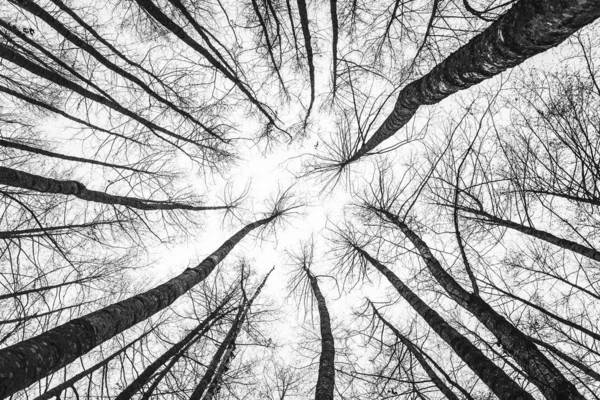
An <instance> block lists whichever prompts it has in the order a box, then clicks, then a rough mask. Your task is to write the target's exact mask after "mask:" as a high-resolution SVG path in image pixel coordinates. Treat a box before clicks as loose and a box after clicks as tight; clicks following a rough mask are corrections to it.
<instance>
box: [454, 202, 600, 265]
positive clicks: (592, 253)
mask: <svg viewBox="0 0 600 400" xmlns="http://www.w3.org/2000/svg"><path fill="white" fill-rule="evenodd" d="M458 209H459V210H462V211H466V212H469V213H471V214H474V215H477V216H479V217H482V219H483V220H485V221H486V222H491V223H492V224H494V225H498V226H503V227H505V228H510V229H513V230H515V231H518V232H521V233H524V234H526V235H529V236H532V237H534V238H536V239H540V240H543V241H545V242H548V243H552V244H553V245H555V246H559V247H562V248H563V249H566V250H571V251H573V252H575V253H579V254H581V255H582V256H586V257H588V258H591V259H592V260H594V261H599V262H600V251H598V250H596V249H592V248H590V247H587V246H584V245H582V244H579V243H575V242H573V241H571V240H567V239H561V238H559V237H558V236H554V235H553V234H551V233H549V232H545V231H542V230H539V229H536V228H532V227H529V226H525V225H521V224H519V223H516V222H513V221H508V220H505V219H502V218H499V217H497V216H495V215H492V214H490V213H488V212H485V211H481V210H477V209H474V208H469V207H461V206H459V207H458Z"/></svg>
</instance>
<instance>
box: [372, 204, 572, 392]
mask: <svg viewBox="0 0 600 400" xmlns="http://www.w3.org/2000/svg"><path fill="white" fill-rule="evenodd" d="M374 211H375V212H377V213H379V214H380V215H381V216H382V217H383V218H385V219H387V220H388V221H390V222H391V223H392V224H394V225H395V226H397V227H398V228H399V229H400V230H401V231H402V233H403V234H404V235H405V236H406V237H407V238H408V240H410V242H411V243H412V244H413V245H414V246H415V247H416V249H417V250H418V252H419V254H420V255H421V257H422V258H423V260H424V261H425V265H426V266H427V268H428V269H429V271H430V272H431V275H433V277H434V278H435V280H436V281H437V282H438V283H439V284H440V285H441V286H442V287H443V288H444V290H446V292H447V293H448V294H449V295H450V297H451V298H452V299H453V300H454V301H456V302H457V303H458V304H459V305H460V306H461V307H463V308H464V309H466V310H468V311H469V312H470V313H471V314H473V315H474V316H475V317H476V318H477V319H478V320H479V321H481V323H482V324H483V325H484V326H485V327H486V328H487V329H489V331H490V332H491V333H492V334H493V335H494V336H495V337H496V339H498V341H499V342H500V343H501V344H502V345H503V346H504V348H505V349H506V351H507V352H508V353H509V354H510V355H511V356H512V357H513V358H514V359H515V360H516V361H517V363H518V364H519V365H520V366H521V368H523V370H524V371H525V373H527V375H528V376H529V378H530V379H531V381H532V382H533V383H534V384H535V385H536V386H537V387H538V388H539V390H540V392H542V393H543V394H544V396H545V397H546V398H547V399H554V400H566V399H583V396H582V395H581V394H580V393H579V392H578V391H577V388H576V387H575V385H573V383H571V382H569V381H568V380H567V379H566V378H565V377H564V376H563V374H562V373H561V372H560V371H559V370H558V368H556V366H555V365H554V364H552V362H551V361H550V360H548V358H546V356H545V355H544V354H543V353H542V352H541V351H540V350H539V349H538V348H537V347H536V346H535V345H534V344H533V343H532V342H531V341H530V340H529V339H528V337H527V336H526V335H525V334H524V333H523V332H521V331H520V330H519V329H517V328H515V327H514V326H513V325H512V324H511V323H510V322H509V321H507V320H506V318H504V317H503V316H502V315H500V314H498V313H497V312H496V311H495V310H494V309H493V308H492V307H491V306H490V305H489V304H488V303H486V302H485V301H484V300H483V299H482V298H481V297H479V296H478V295H476V294H471V293H469V292H467V291H466V290H465V289H464V288H463V287H462V286H461V285H460V284H459V283H458V282H456V280H454V278H453V277H452V276H451V275H450V274H449V273H448V272H446V270H445V269H444V268H443V267H442V265H441V264H440V262H439V261H438V260H437V259H436V258H435V257H434V256H433V254H432V253H431V250H430V249H429V246H427V244H426V243H425V242H424V241H423V240H422V239H421V238H420V237H419V236H418V235H417V234H416V233H414V232H413V231H412V230H411V229H410V228H409V227H408V226H407V225H406V224H405V223H404V222H403V221H401V220H400V219H399V218H398V216H396V215H394V214H392V213H391V212H389V211H387V210H382V209H377V210H374Z"/></svg>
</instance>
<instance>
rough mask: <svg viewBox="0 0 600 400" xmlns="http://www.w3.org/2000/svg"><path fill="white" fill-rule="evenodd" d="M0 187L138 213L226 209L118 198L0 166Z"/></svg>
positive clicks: (71, 182)
mask: <svg viewBox="0 0 600 400" xmlns="http://www.w3.org/2000/svg"><path fill="white" fill-rule="evenodd" d="M0 184H3V185H9V186H13V187H20V188H23V189H28V190H34V191H36V192H41V193H57V194H64V195H72V196H75V197H77V198H79V199H82V200H86V201H91V202H94V203H102V204H109V205H121V206H126V207H131V208H137V209H139V210H194V211H206V210H222V209H226V208H227V206H226V205H225V206H214V207H211V206H208V207H203V206H193V205H191V204H184V203H176V202H170V201H158V200H146V199H138V198H135V197H126V196H117V195H112V194H108V193H105V192H99V191H96V190H89V189H87V188H86V187H85V185H83V184H82V183H80V182H77V181H60V180H57V179H52V178H46V177H43V176H39V175H33V174H29V173H27V172H23V171H17V170H15V169H11V168H6V167H0Z"/></svg>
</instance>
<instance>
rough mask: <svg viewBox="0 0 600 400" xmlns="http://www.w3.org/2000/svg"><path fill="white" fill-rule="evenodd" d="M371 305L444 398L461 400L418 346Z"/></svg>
mask: <svg viewBox="0 0 600 400" xmlns="http://www.w3.org/2000/svg"><path fill="white" fill-rule="evenodd" d="M370 304H371V307H372V308H373V311H374V312H375V315H377V318H379V319H380V320H381V322H383V324H384V325H385V326H387V327H388V329H390V330H391V331H392V332H393V333H394V336H396V337H397V338H398V339H400V341H401V342H402V344H403V345H404V346H406V348H407V349H408V351H410V352H411V353H412V355H413V356H414V357H415V358H416V359H417V361H418V362H419V364H421V367H422V368H423V370H424V371H425V373H426V374H427V376H429V378H430V379H431V381H432V382H433V384H434V385H435V386H436V387H437V388H438V389H439V391H440V392H442V394H443V395H444V396H446V398H447V399H448V400H459V399H458V396H457V395H455V394H454V392H452V390H450V388H449V387H448V386H446V384H445V383H444V381H442V379H441V378H440V377H439V376H438V374H436V373H435V371H434V370H433V368H431V366H430V365H429V363H428V362H427V360H426V359H425V357H424V356H423V354H422V353H421V352H420V351H419V349H418V348H417V346H415V344H414V343H413V342H412V341H411V340H410V339H409V338H407V337H406V336H404V335H403V334H402V333H401V332H400V331H399V330H398V329H396V327H395V326H394V325H392V324H391V323H390V322H389V321H388V320H386V319H385V318H384V317H383V316H382V315H381V314H380V313H379V310H377V308H375V306H374V305H373V303H370Z"/></svg>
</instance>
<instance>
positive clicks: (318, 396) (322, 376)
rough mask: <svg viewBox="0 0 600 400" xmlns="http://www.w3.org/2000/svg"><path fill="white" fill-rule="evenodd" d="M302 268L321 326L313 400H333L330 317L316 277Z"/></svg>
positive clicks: (332, 355)
mask: <svg viewBox="0 0 600 400" xmlns="http://www.w3.org/2000/svg"><path fill="white" fill-rule="evenodd" d="M303 268H304V271H305V272H306V275H307V276H308V279H309V281H310V287H311V289H312V292H313V295H314V296H315V299H316V300H317V308H318V310H319V323H320V328H321V356H320V357H319V377H318V378H317V386H316V389H315V400H333V391H334V389H335V342H334V340H333V333H332V332H331V318H330V317H329V311H328V310H327V303H326V302H325V297H324V296H323V294H322V293H321V289H320V288H319V283H318V281H317V278H316V277H315V276H314V275H313V274H312V273H311V272H310V270H309V269H308V268H307V267H306V266H303Z"/></svg>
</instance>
